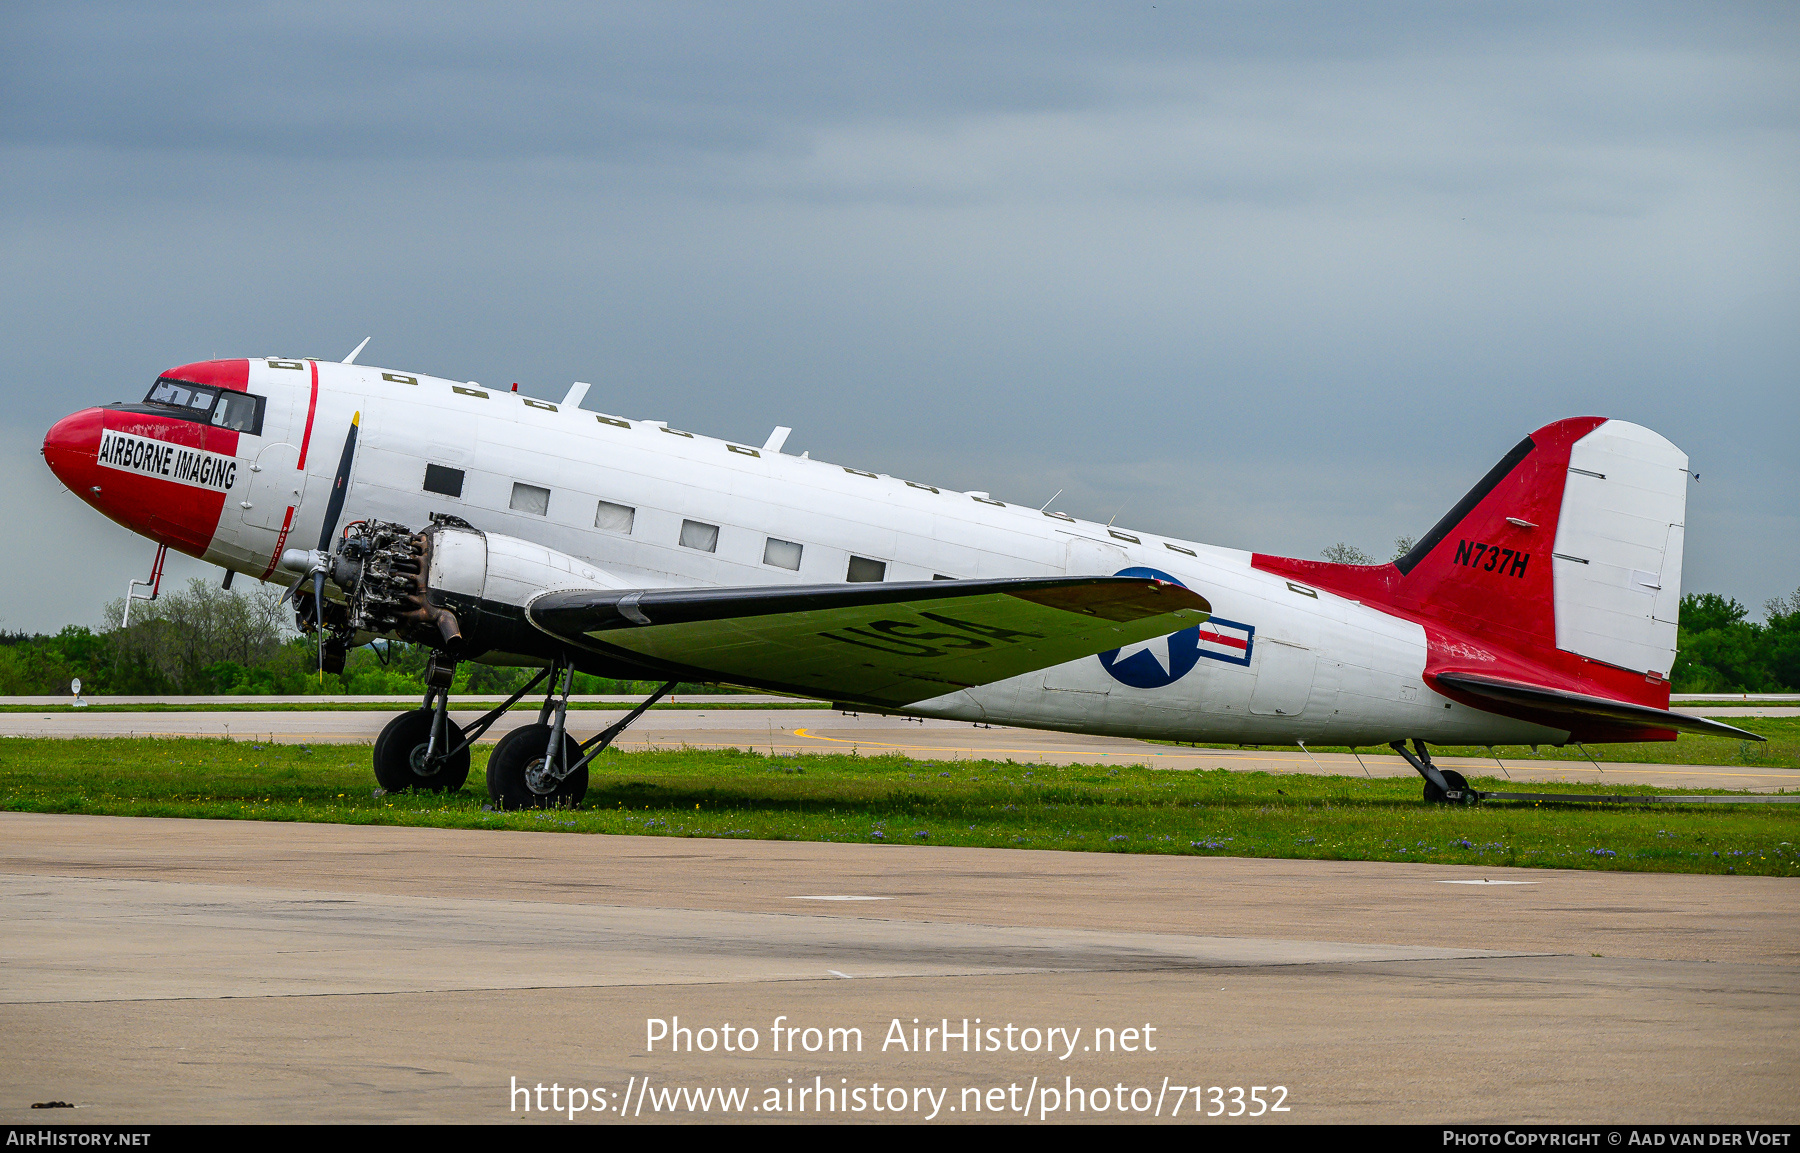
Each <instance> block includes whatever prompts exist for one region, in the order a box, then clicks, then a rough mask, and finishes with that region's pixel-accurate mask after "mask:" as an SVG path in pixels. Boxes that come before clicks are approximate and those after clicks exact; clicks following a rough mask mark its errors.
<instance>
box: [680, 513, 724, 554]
mask: <svg viewBox="0 0 1800 1153" xmlns="http://www.w3.org/2000/svg"><path fill="white" fill-rule="evenodd" d="M681 543H682V544H683V545H684V546H686V547H687V548H697V549H699V550H700V551H701V552H718V551H719V526H718V525H716V524H702V523H701V522H700V521H697V520H684V521H682V522H681Z"/></svg>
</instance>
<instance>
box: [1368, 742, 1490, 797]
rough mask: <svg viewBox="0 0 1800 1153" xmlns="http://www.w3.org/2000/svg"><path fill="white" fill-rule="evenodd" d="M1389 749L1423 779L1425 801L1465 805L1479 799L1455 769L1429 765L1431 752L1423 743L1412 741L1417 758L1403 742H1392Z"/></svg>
mask: <svg viewBox="0 0 1800 1153" xmlns="http://www.w3.org/2000/svg"><path fill="white" fill-rule="evenodd" d="M1389 747H1390V748H1392V749H1393V750H1394V751H1395V752H1396V753H1399V754H1400V755H1401V756H1403V757H1405V758H1406V762H1407V763H1408V764H1410V765H1411V766H1412V767H1413V769H1414V771H1416V772H1417V773H1418V774H1419V775H1420V776H1421V777H1424V778H1425V799H1426V800H1428V801H1441V802H1447V803H1454V804H1463V805H1467V804H1473V803H1474V802H1475V801H1477V800H1479V799H1480V798H1478V797H1477V796H1476V795H1475V790H1474V789H1471V788H1470V787H1469V782H1468V781H1467V780H1465V779H1464V778H1463V775H1462V774H1461V773H1459V772H1457V771H1456V770H1455V769H1440V768H1438V767H1437V766H1436V765H1434V764H1432V763H1431V751H1430V750H1429V749H1427V748H1426V747H1425V742H1424V741H1421V740H1418V739H1414V741H1413V748H1415V749H1417V750H1418V752H1419V755H1418V756H1414V755H1413V754H1412V753H1410V752H1408V751H1407V749H1406V742H1405V741H1392V742H1390V743H1389Z"/></svg>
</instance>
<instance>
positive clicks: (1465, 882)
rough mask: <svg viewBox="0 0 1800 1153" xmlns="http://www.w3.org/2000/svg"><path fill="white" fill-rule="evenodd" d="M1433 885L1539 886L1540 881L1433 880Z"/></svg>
mask: <svg viewBox="0 0 1800 1153" xmlns="http://www.w3.org/2000/svg"><path fill="white" fill-rule="evenodd" d="M1432 884H1434V885H1541V884H1543V882H1542V881H1490V880H1488V879H1486V878H1485V877H1484V878H1482V879H1481V880H1479V881H1445V880H1434V881H1433V882H1432Z"/></svg>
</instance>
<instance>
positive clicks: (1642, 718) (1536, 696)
mask: <svg viewBox="0 0 1800 1153" xmlns="http://www.w3.org/2000/svg"><path fill="white" fill-rule="evenodd" d="M1432 679H1433V680H1434V681H1436V682H1437V683H1438V684H1439V685H1442V686H1443V687H1445V688H1451V689H1461V690H1462V691H1463V692H1465V693H1472V694H1474V695H1475V696H1478V697H1486V698H1487V699H1488V700H1491V701H1500V702H1502V703H1505V704H1509V705H1517V706H1522V707H1524V708H1529V709H1533V710H1535V711H1537V712H1541V713H1550V714H1553V715H1556V716H1558V717H1561V718H1564V719H1568V720H1572V721H1589V722H1592V721H1606V722H1609V723H1611V724H1616V725H1631V726H1636V727H1640V728H1652V729H1684V730H1686V731H1688V732H1690V733H1710V734H1712V735H1713V736H1715V737H1735V738H1737V739H1738V740H1741V741H1766V740H1768V738H1767V737H1762V736H1758V735H1757V734H1755V733H1752V732H1746V731H1745V730H1743V729H1739V728H1733V727H1732V726H1730V725H1727V724H1724V723H1722V722H1719V721H1712V720H1708V719H1706V718H1705V717H1694V716H1689V715H1688V714H1686V713H1675V712H1670V711H1669V710H1668V709H1658V708H1652V707H1651V706H1649V705H1634V704H1631V703H1630V702H1628V701H1614V700H1608V699H1607V698H1605V697H1591V696H1588V695H1586V694H1585V693H1572V692H1568V691H1567V690H1564V689H1552V688H1545V687H1544V686H1542V685H1528V684H1521V683H1520V682H1518V681H1506V680H1501V679H1499V678H1498V677H1486V676H1480V675H1477V674H1475V673H1458V672H1441V673H1434V674H1432Z"/></svg>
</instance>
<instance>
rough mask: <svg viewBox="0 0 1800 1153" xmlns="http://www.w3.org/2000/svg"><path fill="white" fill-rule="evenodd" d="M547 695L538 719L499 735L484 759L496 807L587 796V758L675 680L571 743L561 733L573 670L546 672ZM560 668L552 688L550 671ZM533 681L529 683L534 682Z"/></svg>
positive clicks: (570, 804) (564, 803)
mask: <svg viewBox="0 0 1800 1153" xmlns="http://www.w3.org/2000/svg"><path fill="white" fill-rule="evenodd" d="M550 671H551V673H552V679H551V686H552V687H551V691H550V695H548V696H546V697H545V698H544V707H543V708H542V709H540V710H539V711H538V723H537V724H535V725H523V726H521V727H519V728H516V729H514V730H513V731H512V732H510V733H507V734H506V735H505V736H504V737H501V738H500V743H499V744H497V745H495V746H494V751H493V754H492V755H491V756H489V757H488V771H487V781H488V796H489V797H491V798H492V799H493V802H494V807H495V808H497V809H543V808H569V809H572V808H574V807H575V806H576V805H578V804H580V803H581V799H582V798H583V797H584V796H586V795H587V786H588V762H590V761H592V760H593V759H594V758H595V757H597V756H599V755H600V754H601V753H603V752H605V751H606V750H607V748H608V746H610V745H611V744H612V743H613V741H614V740H616V739H617V738H618V736H619V734H620V733H622V732H624V731H625V729H626V728H627V727H628V726H629V725H630V724H631V722H633V721H635V720H637V719H638V718H639V717H641V716H643V715H644V711H645V710H646V709H648V708H649V707H650V706H651V705H653V704H655V703H656V702H657V701H659V700H661V699H662V698H663V697H664V696H665V695H667V694H668V692H669V691H670V690H671V689H673V688H674V687H675V685H676V683H677V682H675V681H670V682H669V683H668V684H666V685H664V686H663V687H662V688H660V689H657V690H656V691H655V692H654V693H652V694H650V696H649V697H648V698H647V699H645V700H644V701H643V703H641V704H639V705H638V706H637V707H636V708H634V709H632V710H631V711H630V712H629V713H627V714H625V718H624V719H623V720H621V721H619V722H618V723H616V724H613V725H610V726H608V727H607V728H606V729H604V730H603V731H601V733H600V734H599V735H598V736H595V737H593V738H591V739H590V740H588V741H586V742H585V743H581V744H577V743H576V741H575V738H574V737H571V736H569V734H568V732H567V731H566V725H565V722H566V721H567V718H568V711H569V689H570V687H571V686H572V685H573V684H574V680H575V670H574V668H573V667H569V666H565V667H562V668H560V669H554V668H553V669H552V670H550ZM557 672H560V673H561V674H562V677H561V685H560V688H559V687H557V680H556V678H555V675H554V674H555V673H557ZM534 683H535V682H534Z"/></svg>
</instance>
